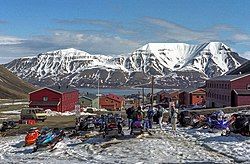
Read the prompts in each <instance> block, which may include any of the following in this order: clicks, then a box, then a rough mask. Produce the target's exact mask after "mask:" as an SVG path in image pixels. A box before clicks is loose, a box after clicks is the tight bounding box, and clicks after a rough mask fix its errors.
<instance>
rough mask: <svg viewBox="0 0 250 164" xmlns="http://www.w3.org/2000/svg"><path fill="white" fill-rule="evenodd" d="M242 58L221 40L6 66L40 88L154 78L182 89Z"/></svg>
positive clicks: (66, 54) (71, 54)
mask: <svg viewBox="0 0 250 164" xmlns="http://www.w3.org/2000/svg"><path fill="white" fill-rule="evenodd" d="M243 61H244V59H243V58H241V57H239V55H238V54H237V53H235V52H232V50H231V49H230V48H229V47H228V46H226V45H225V44H223V43H220V42H210V43H204V44H201V45H189V44H185V43H148V44H146V45H144V46H142V47H141V48H139V49H137V50H135V51H134V52H132V53H131V54H130V55H129V56H127V57H125V56H124V57H116V58H114V57H111V56H105V55H91V54H89V53H87V52H84V51H80V50H76V49H73V48H70V49H63V50H57V51H51V52H47V53H42V54H39V55H38V56H36V57H25V58H20V59H16V60H13V61H12V62H10V63H8V64H6V65H5V66H6V67H7V68H8V69H10V70H11V71H12V72H14V73H15V74H17V75H18V76H19V77H21V78H23V79H25V80H27V81H29V82H31V83H33V84H38V85H53V84H54V83H55V82H56V83H57V82H58V83H64V84H65V83H66V84H70V85H75V86H79V87H80V86H95V85H96V84H97V77H98V75H99V74H100V82H101V85H103V86H122V85H130V86H131V85H140V84H145V83H147V82H148V81H149V79H148V77H149V76H151V75H155V76H156V82H157V84H159V85H160V86H169V87H183V86H185V87H186V86H188V85H193V84H194V83H196V84H197V82H198V83H202V82H204V79H205V78H208V77H213V76H218V75H221V74H224V73H226V72H227V71H229V70H231V69H233V68H236V67H238V66H240V65H241V63H242V62H243Z"/></svg>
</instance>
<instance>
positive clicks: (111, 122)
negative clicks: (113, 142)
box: [103, 115, 124, 138]
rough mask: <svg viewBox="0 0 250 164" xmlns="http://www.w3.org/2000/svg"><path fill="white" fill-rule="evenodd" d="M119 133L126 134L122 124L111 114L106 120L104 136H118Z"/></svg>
mask: <svg viewBox="0 0 250 164" xmlns="http://www.w3.org/2000/svg"><path fill="white" fill-rule="evenodd" d="M118 135H124V132H123V130H122V125H121V123H120V122H119V121H117V119H116V118H115V117H114V116H112V115H110V116H108V118H107V121H106V122H105V126H104V133H103V138H105V137H107V136H108V137H116V136H118Z"/></svg>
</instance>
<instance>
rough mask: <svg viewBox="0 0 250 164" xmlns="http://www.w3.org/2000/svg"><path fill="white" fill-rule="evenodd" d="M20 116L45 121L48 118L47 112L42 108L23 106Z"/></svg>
mask: <svg viewBox="0 0 250 164" xmlns="http://www.w3.org/2000/svg"><path fill="white" fill-rule="evenodd" d="M20 117H21V120H37V121H44V120H46V119H47V114H46V112H45V111H44V110H43V109H42V108H23V109H22V110H21V115H20Z"/></svg>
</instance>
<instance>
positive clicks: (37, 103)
mask: <svg viewBox="0 0 250 164" xmlns="http://www.w3.org/2000/svg"><path fill="white" fill-rule="evenodd" d="M59 104H60V102H59V101H31V102H30V105H32V106H58V105H59Z"/></svg>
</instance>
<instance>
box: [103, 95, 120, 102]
mask: <svg viewBox="0 0 250 164" xmlns="http://www.w3.org/2000/svg"><path fill="white" fill-rule="evenodd" d="M105 97H107V98H109V99H112V100H115V101H118V102H122V101H123V100H124V98H123V97H121V96H118V95H115V94H111V93H110V94H108V95H106V96H105Z"/></svg>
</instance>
